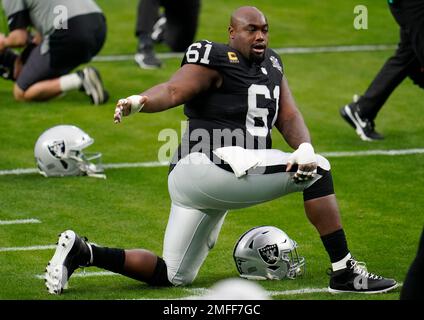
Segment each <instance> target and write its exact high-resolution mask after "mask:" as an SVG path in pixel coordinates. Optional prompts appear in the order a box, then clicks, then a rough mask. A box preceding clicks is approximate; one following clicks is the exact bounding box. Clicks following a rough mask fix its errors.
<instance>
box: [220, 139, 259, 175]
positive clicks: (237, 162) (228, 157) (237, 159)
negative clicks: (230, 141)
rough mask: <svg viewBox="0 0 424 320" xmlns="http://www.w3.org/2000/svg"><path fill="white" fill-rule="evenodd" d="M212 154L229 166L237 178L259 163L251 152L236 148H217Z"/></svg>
mask: <svg viewBox="0 0 424 320" xmlns="http://www.w3.org/2000/svg"><path fill="white" fill-rule="evenodd" d="M213 153H214V154H215V155H216V156H217V157H218V158H220V159H222V160H224V161H225V162H227V163H228V164H229V165H230V167H231V169H233V171H234V174H235V176H236V177H237V178H240V177H242V176H244V175H245V174H246V172H247V170H249V169H252V168H255V167H256V166H257V165H258V164H259V163H260V162H261V159H260V158H258V157H257V156H256V155H255V154H254V153H253V152H252V151H251V150H247V149H244V148H242V147H237V146H235V147H232V146H230V147H223V148H218V149H215V150H214V151H213Z"/></svg>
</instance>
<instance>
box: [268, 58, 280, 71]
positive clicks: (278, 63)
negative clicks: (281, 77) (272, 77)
mask: <svg viewBox="0 0 424 320" xmlns="http://www.w3.org/2000/svg"><path fill="white" fill-rule="evenodd" d="M269 60H271V62H272V66H273V67H274V68H276V69H278V71H280V72H281V73H283V68H282V67H281V64H280V62H279V61H278V59H277V58H276V57H274V56H271V57H269Z"/></svg>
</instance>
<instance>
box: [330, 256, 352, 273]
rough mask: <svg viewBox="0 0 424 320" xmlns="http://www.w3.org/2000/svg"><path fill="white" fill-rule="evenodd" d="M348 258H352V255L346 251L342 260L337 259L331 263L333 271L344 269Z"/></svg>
mask: <svg viewBox="0 0 424 320" xmlns="http://www.w3.org/2000/svg"><path fill="white" fill-rule="evenodd" d="M350 258H352V256H351V255H350V253H348V254H347V255H346V257H344V258H343V259H342V260H339V261H336V262H334V263H332V264H331V267H332V268H333V271H337V270H342V269H345V268H346V262H347V260H349V259H350Z"/></svg>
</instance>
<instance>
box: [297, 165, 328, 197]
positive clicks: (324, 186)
mask: <svg viewBox="0 0 424 320" xmlns="http://www.w3.org/2000/svg"><path fill="white" fill-rule="evenodd" d="M318 174H319V175H321V176H322V177H321V178H320V179H318V180H317V181H315V182H314V184H312V185H311V186H310V187H309V188H307V189H305V190H303V201H307V200H312V199H315V198H320V197H325V196H328V195H330V194H333V193H334V186H333V177H332V176H331V172H330V171H325V170H322V169H321V168H318Z"/></svg>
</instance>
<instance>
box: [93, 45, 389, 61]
mask: <svg viewBox="0 0 424 320" xmlns="http://www.w3.org/2000/svg"><path fill="white" fill-rule="evenodd" d="M395 49H396V45H393V44H370V45H351V46H321V47H287V48H275V49H274V51H275V52H276V53H278V54H310V53H330V52H363V51H386V50H395ZM183 55H184V53H180V52H164V53H157V54H156V56H157V57H158V58H159V59H176V58H178V59H180V58H182V57H183ZM132 60H134V54H124V55H110V56H97V57H95V58H94V59H93V61H98V62H119V61H132Z"/></svg>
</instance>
